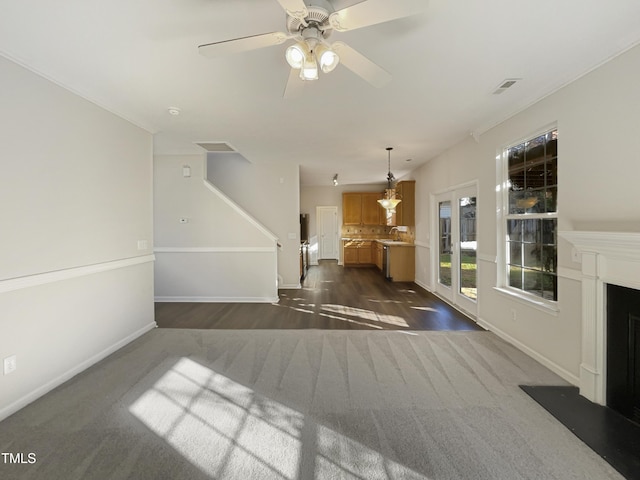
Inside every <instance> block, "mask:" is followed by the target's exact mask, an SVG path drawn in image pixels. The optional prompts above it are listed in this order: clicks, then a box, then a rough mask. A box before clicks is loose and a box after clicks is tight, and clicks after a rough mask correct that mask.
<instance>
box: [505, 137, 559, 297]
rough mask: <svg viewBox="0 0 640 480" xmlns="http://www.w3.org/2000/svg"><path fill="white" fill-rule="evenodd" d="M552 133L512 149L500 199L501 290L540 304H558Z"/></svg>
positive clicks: (555, 158)
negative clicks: (504, 194) (502, 224)
mask: <svg viewBox="0 0 640 480" xmlns="http://www.w3.org/2000/svg"><path fill="white" fill-rule="evenodd" d="M557 143H558V131H557V129H554V130H551V131H547V132H546V133H543V134H542V135H539V136H536V137H534V138H531V139H529V140H526V141H524V142H522V143H519V144H517V145H513V146H511V147H509V148H507V149H506V150H505V151H504V155H503V158H504V159H505V161H506V163H507V168H506V172H507V179H506V180H507V183H506V185H507V187H508V189H507V195H508V197H507V198H506V199H505V201H506V203H507V205H506V209H505V211H506V215H505V217H504V219H505V220H504V221H505V222H506V225H505V227H506V235H505V238H506V245H505V260H506V261H505V269H506V277H505V278H506V281H505V283H506V285H507V286H508V287H511V288H514V289H518V290H520V291H523V292H526V293H527V294H531V295H535V296H537V297H541V298H543V299H545V300H552V301H557V300H558V281H557V263H558V262H557V252H558V248H557V235H556V232H557V226H558V224H557V222H558V219H557V217H558V209H557V198H558V147H557Z"/></svg>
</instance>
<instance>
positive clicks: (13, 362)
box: [4, 355, 18, 375]
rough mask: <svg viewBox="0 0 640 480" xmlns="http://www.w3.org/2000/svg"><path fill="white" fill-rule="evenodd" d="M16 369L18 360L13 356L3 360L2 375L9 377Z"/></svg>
mask: <svg viewBox="0 0 640 480" xmlns="http://www.w3.org/2000/svg"><path fill="white" fill-rule="evenodd" d="M17 367H18V359H17V358H16V356H15V355H11V356H10V357H7V358H5V359H4V374H5V375H9V374H10V373H12V372H14V371H15V369H16V368H17Z"/></svg>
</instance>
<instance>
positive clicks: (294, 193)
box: [207, 153, 300, 288]
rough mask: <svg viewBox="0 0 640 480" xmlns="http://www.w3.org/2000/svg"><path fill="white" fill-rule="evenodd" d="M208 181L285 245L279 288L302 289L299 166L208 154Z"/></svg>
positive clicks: (279, 271) (280, 256)
mask: <svg viewBox="0 0 640 480" xmlns="http://www.w3.org/2000/svg"><path fill="white" fill-rule="evenodd" d="M207 178H208V179H209V181H210V182H211V183H212V184H214V185H215V186H216V187H218V188H219V189H220V190H222V191H223V192H224V193H225V194H226V195H227V196H229V197H230V198H231V199H233V201H234V202H236V203H237V204H238V205H240V206H241V207H242V208H243V209H245V210H246V211H247V212H248V213H249V214H251V215H252V216H253V217H254V218H256V219H257V220H258V221H259V222H260V223H262V224H263V225H265V226H266V227H267V228H268V229H269V230H270V231H272V232H273V233H274V234H275V235H276V236H277V237H278V242H279V243H280V244H281V245H282V248H281V249H278V274H279V276H280V279H281V284H280V288H296V287H299V285H300V217H299V213H300V210H299V206H300V173H299V167H298V165H296V164H292V163H290V162H280V163H266V164H253V163H250V162H248V161H247V160H245V159H244V158H243V157H242V156H241V155H238V154H234V153H218V154H216V153H209V154H208V161H207ZM290 235H293V236H294V238H290Z"/></svg>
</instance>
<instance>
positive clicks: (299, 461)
mask: <svg viewBox="0 0 640 480" xmlns="http://www.w3.org/2000/svg"><path fill="white" fill-rule="evenodd" d="M129 412H131V413H132V414H133V415H134V416H135V417H136V418H137V419H138V420H140V421H141V422H142V423H143V424H144V425H146V427H147V428H149V429H150V430H151V431H152V432H154V433H155V434H156V435H158V436H159V437H161V438H162V439H163V440H164V441H165V442H167V443H168V444H169V445H171V446H172V447H173V448H174V449H175V450H176V451H177V452H179V453H180V454H181V455H182V456H183V457H184V458H186V459H187V460H188V461H189V462H190V463H191V464H193V465H195V466H196V467H198V468H199V469H200V470H201V471H202V472H203V473H205V474H207V475H211V476H212V477H214V478H234V479H235V478H237V479H246V478H281V479H283V480H293V479H295V478H336V477H340V478H350V479H354V480H355V479H360V480H369V479H374V478H381V479H386V478H407V479H415V480H428V479H427V477H425V476H424V475H422V474H419V473H417V472H415V471H413V470H411V469H409V468H407V467H405V466H403V465H401V464H399V463H397V462H394V461H392V460H390V459H388V458H385V457H384V456H383V455H381V454H380V453H378V452H376V451H375V450H372V449H370V448H368V447H366V446H364V445H362V444H361V443H359V442H357V441H355V440H352V439H350V438H348V437H345V436H344V435H342V434H340V433H338V432H336V431H335V430H333V429H331V428H328V427H326V426H324V425H322V424H318V423H316V422H315V421H314V420H313V419H310V418H308V417H305V415H303V414H302V413H300V412H297V411H296V410H294V409H291V408H289V407H287V406H285V405H282V404H281V403H279V402H276V401H273V400H271V399H269V398H267V397H265V396H264V395H260V394H258V393H256V392H254V391H253V390H252V389H250V388H247V387H245V386H243V385H241V384H239V383H237V382H234V381H233V380H231V379H229V378H228V377H226V376H224V375H221V374H219V373H216V372H215V371H214V370H211V369H209V368H207V367H205V366H203V365H201V364H199V363H197V362H195V361H193V360H191V359H189V358H186V357H183V358H180V359H179V360H178V361H177V362H176V363H175V364H173V365H172V366H171V367H170V368H169V369H168V370H167V371H166V372H165V373H164V374H163V375H162V376H161V377H160V378H159V380H158V381H156V382H155V383H154V385H153V387H152V388H150V389H148V390H147V391H145V392H144V393H143V394H142V395H141V396H139V397H138V398H137V400H136V401H134V402H133V403H132V404H131V406H130V407H129Z"/></svg>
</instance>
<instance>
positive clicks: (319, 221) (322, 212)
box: [316, 207, 338, 260]
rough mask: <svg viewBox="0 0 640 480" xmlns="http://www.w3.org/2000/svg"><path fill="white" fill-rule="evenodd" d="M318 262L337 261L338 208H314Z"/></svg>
mask: <svg viewBox="0 0 640 480" xmlns="http://www.w3.org/2000/svg"><path fill="white" fill-rule="evenodd" d="M316 231H317V235H318V260H338V207H316Z"/></svg>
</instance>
